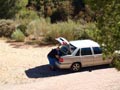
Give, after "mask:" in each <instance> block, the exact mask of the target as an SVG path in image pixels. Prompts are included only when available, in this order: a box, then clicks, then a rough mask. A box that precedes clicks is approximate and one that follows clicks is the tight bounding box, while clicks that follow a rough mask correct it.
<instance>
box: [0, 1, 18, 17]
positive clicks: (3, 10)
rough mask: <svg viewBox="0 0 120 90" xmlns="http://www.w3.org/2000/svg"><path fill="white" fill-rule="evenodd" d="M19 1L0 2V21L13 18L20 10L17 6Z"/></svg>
mask: <svg viewBox="0 0 120 90" xmlns="http://www.w3.org/2000/svg"><path fill="white" fill-rule="evenodd" d="M19 1H20V0H0V19H2V18H4V19H9V18H14V16H15V14H16V13H17V11H18V10H19V9H20V7H19V6H18V3H19Z"/></svg>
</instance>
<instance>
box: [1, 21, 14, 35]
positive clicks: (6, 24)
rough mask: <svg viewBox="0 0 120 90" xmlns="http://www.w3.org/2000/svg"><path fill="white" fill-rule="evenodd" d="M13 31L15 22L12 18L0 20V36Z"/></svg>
mask: <svg viewBox="0 0 120 90" xmlns="http://www.w3.org/2000/svg"><path fill="white" fill-rule="evenodd" d="M14 31H15V23H14V21H12V20H4V19H3V20H0V37H2V36H4V37H10V36H11V34H12V33H13V32H14Z"/></svg>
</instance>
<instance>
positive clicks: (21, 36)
mask: <svg viewBox="0 0 120 90" xmlns="http://www.w3.org/2000/svg"><path fill="white" fill-rule="evenodd" d="M11 37H12V39H14V40H16V41H18V42H23V41H24V40H25V35H24V34H23V32H21V31H20V30H19V29H17V30H16V31H15V32H13V34H12V35H11Z"/></svg>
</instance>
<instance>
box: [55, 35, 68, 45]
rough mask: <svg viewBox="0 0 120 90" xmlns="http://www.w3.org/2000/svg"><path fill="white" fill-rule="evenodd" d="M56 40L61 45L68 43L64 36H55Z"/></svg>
mask: <svg viewBox="0 0 120 90" xmlns="http://www.w3.org/2000/svg"><path fill="white" fill-rule="evenodd" d="M56 40H57V41H58V42H59V43H60V44H61V45H64V44H69V42H68V41H67V40H66V39H65V38H63V37H59V38H56Z"/></svg>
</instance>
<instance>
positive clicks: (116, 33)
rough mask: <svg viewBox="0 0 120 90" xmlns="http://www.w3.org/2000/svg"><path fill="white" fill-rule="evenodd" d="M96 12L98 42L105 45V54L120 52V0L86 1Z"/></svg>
mask: <svg viewBox="0 0 120 90" xmlns="http://www.w3.org/2000/svg"><path fill="white" fill-rule="evenodd" d="M86 3H87V4H89V5H90V6H91V8H92V10H94V11H95V12H96V17H97V26H98V28H99V30H98V32H97V41H98V42H99V43H101V44H103V45H104V47H105V49H104V51H105V54H106V55H111V54H113V52H114V51H116V50H120V13H119V10H120V0H86Z"/></svg>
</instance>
